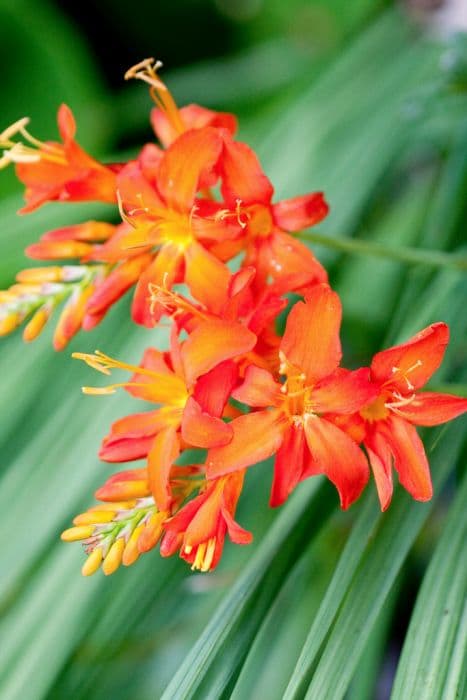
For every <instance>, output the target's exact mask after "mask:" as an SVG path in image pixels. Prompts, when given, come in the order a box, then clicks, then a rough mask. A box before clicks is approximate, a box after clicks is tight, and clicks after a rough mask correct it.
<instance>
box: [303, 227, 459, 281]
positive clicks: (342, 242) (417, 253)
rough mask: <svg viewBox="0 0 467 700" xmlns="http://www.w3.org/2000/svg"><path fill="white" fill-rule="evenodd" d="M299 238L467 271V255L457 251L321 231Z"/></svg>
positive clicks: (411, 262)
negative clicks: (410, 245)
mask: <svg viewBox="0 0 467 700" xmlns="http://www.w3.org/2000/svg"><path fill="white" fill-rule="evenodd" d="M299 238H302V239H303V240H306V241H309V242H310V243H316V244H317V245H322V246H325V247H326V248H332V249H333V250H338V251H339V252H340V253H354V254H356V255H364V256H370V257H374V258H385V259H386V260H396V261H397V262H402V263H405V264H406V265H427V266H429V267H451V268H454V269H455V270H464V271H467V257H466V256H465V255H458V254H456V253H445V252H443V251H440V250H424V249H423V248H406V247H403V246H400V247H397V248H396V247H392V246H387V245H384V244H383V243H375V242H373V241H372V242H370V241H364V240H359V239H355V238H335V237H331V236H325V235H324V234H321V233H315V232H311V231H302V232H301V233H300V234H299Z"/></svg>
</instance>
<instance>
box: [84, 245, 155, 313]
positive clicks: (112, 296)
mask: <svg viewBox="0 0 467 700" xmlns="http://www.w3.org/2000/svg"><path fill="white" fill-rule="evenodd" d="M151 260H152V255H150V254H147V253H145V254H143V255H138V256H136V257H134V258H131V259H130V260H126V261H125V262H123V263H121V264H120V265H118V266H117V267H116V268H115V269H114V270H112V272H111V273H110V275H109V276H108V277H106V278H105V279H104V281H103V282H101V283H100V284H99V285H98V286H97V288H96V290H95V292H94V294H93V295H92V296H91V298H90V299H89V301H88V303H87V308H86V311H87V313H88V314H92V315H100V314H102V313H104V312H105V311H107V309H109V307H110V306H112V304H115V302H116V301H118V299H120V297H121V296H123V295H124V294H125V292H127V291H128V290H129V289H130V287H132V286H133V285H134V284H135V282H137V281H138V279H139V277H140V275H141V274H142V273H143V271H144V270H145V269H146V267H147V266H148V265H149V264H150V263H151Z"/></svg>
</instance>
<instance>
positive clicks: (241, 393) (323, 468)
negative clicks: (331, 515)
mask: <svg viewBox="0 0 467 700" xmlns="http://www.w3.org/2000/svg"><path fill="white" fill-rule="evenodd" d="M341 313H342V312H341V304H340V300H339V297H338V296H337V294H336V293H335V292H333V291H332V290H331V289H330V287H329V286H328V285H326V284H321V285H316V286H314V287H313V288H312V289H311V291H310V292H309V293H308V294H307V296H306V300H305V302H301V301H300V302H298V303H297V304H295V306H294V307H293V308H292V311H291V312H290V314H289V317H288V320H287V325H286V329H285V333H284V337H283V338H282V342H281V345H280V352H279V356H280V369H279V371H280V374H282V375H283V376H284V377H285V382H284V383H283V384H280V383H278V382H276V381H275V379H274V377H273V376H272V375H271V374H270V373H269V372H268V371H267V370H265V369H262V368H259V367H256V366H254V365H252V366H250V367H249V368H248V369H247V372H246V376H245V381H244V383H243V384H242V385H241V386H240V387H239V388H238V389H236V390H235V391H234V392H233V396H234V398H236V399H237V400H239V401H241V402H243V403H245V404H247V405H249V406H252V407H255V408H260V409H262V410H259V411H256V412H253V413H248V414H245V415H243V416H240V417H239V418H236V419H235V420H233V421H232V422H231V423H230V425H231V428H232V430H233V438H232V440H231V442H229V443H228V444H227V445H225V446H222V447H216V448H213V449H211V450H209V453H208V457H207V460H206V466H207V473H208V477H209V478H216V477H219V476H221V475H223V474H229V473H231V472H234V471H236V470H238V469H243V468H245V467H248V466H250V465H252V464H255V463H256V462H260V461H261V460H263V459H266V458H267V457H270V456H271V455H273V454H275V453H276V462H275V468H274V481H273V486H272V493H271V505H274V506H276V505H279V504H281V503H282V502H283V501H284V500H285V499H286V498H287V497H288V495H289V494H290V493H291V491H292V490H293V489H294V487H295V486H296V485H297V484H298V482H299V481H300V480H302V479H305V478H307V477H308V476H311V475H313V474H319V473H323V474H326V476H327V477H328V478H329V479H330V480H331V481H332V482H333V483H334V484H335V486H336V488H337V490H338V492H339V496H340V501H341V506H342V508H347V507H348V506H349V505H350V504H351V503H353V501H355V500H356V499H357V498H358V496H359V495H360V493H361V491H362V489H363V488H364V486H365V484H366V482H367V479H368V465H367V461H366V458H365V455H364V454H363V452H362V451H361V450H360V449H359V447H358V446H357V445H356V444H355V442H354V441H353V440H352V439H351V438H349V437H348V436H347V435H346V434H345V433H344V432H343V431H342V430H340V429H339V428H338V427H337V426H336V425H334V424H333V423H332V422H331V421H330V420H328V418H327V416H326V414H328V413H337V414H351V413H354V412H355V411H356V410H358V409H359V408H361V407H362V406H364V405H366V404H368V403H369V402H370V401H371V400H372V399H373V398H374V397H375V395H376V390H375V387H373V386H372V385H371V384H370V382H369V371H368V369H361V370H357V371H355V372H347V371H345V370H340V369H339V362H340V360H341V355H342V352H341V344H340V340H339V328H340V322H341Z"/></svg>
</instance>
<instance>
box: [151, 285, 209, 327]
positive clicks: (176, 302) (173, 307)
mask: <svg viewBox="0 0 467 700" xmlns="http://www.w3.org/2000/svg"><path fill="white" fill-rule="evenodd" d="M166 285H167V273H165V275H164V284H163V285H162V286H161V285H160V284H154V283H152V282H150V283H149V285H148V288H149V301H150V311H151V313H152V314H153V313H154V311H155V308H154V307H155V305H156V304H160V305H161V306H163V307H164V308H165V309H166V310H167V311H168V312H169V313H176V312H177V311H187V312H188V313H190V314H192V315H193V316H196V317H198V318H201V319H202V320H204V321H207V320H208V319H209V316H208V314H206V313H204V312H203V311H201V309H198V308H196V306H195V305H194V304H192V303H191V302H190V301H188V299H185V297H183V296H182V295H181V294H177V293H176V292H173V291H172V290H171V289H168V288H167V286H166Z"/></svg>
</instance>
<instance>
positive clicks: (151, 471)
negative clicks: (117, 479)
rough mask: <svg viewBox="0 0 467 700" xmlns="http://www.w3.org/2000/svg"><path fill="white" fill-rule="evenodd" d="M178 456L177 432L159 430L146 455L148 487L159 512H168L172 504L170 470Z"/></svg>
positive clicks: (168, 429) (173, 430)
mask: <svg viewBox="0 0 467 700" xmlns="http://www.w3.org/2000/svg"><path fill="white" fill-rule="evenodd" d="M179 454H180V444H179V440H178V435H177V431H176V430H175V428H173V427H169V428H165V430H161V432H160V433H158V434H157V435H156V437H155V439H154V442H153V443H152V447H151V451H150V453H149V455H148V478H149V487H150V489H151V493H152V495H153V497H154V500H155V502H156V505H157V507H158V508H159V510H169V508H170V504H171V502H172V492H171V489H170V482H169V477H170V470H171V468H172V465H173V463H174V462H175V460H176V459H177V457H178V455H179Z"/></svg>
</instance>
